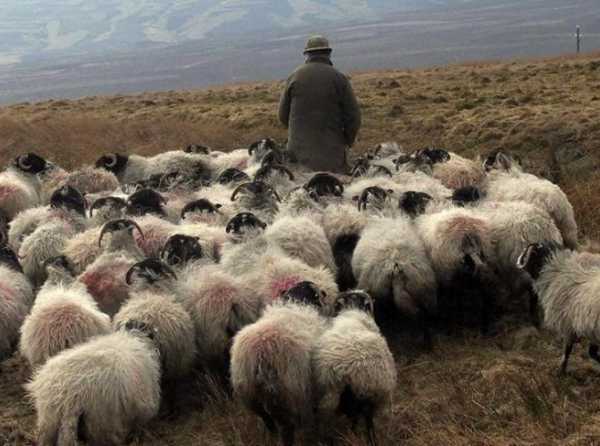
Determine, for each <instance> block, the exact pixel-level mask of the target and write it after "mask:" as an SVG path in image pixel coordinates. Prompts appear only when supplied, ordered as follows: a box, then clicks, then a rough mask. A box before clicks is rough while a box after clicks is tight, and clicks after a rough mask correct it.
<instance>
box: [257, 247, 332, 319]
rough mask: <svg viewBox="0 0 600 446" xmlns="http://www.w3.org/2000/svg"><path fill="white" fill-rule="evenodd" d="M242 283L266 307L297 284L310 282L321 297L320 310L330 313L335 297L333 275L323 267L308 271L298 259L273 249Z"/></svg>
mask: <svg viewBox="0 0 600 446" xmlns="http://www.w3.org/2000/svg"><path fill="white" fill-rule="evenodd" d="M245 280H247V281H248V283H249V284H250V286H251V287H252V288H253V289H254V290H255V291H256V293H257V294H259V295H261V296H263V298H264V299H265V300H266V302H267V303H271V302H273V301H276V300H278V299H279V298H280V297H281V294H282V293H283V292H285V291H286V290H288V289H290V288H292V287H294V286H295V285H297V284H298V283H300V282H313V283H315V284H316V285H317V286H318V287H319V289H321V290H322V292H323V293H324V294H325V297H326V300H325V301H324V302H323V306H324V307H325V309H326V310H328V309H330V305H331V303H332V300H333V299H334V298H335V296H336V295H337V294H338V291H339V289H338V286H337V284H336V282H335V276H334V274H333V273H332V272H331V271H330V270H329V269H327V268H325V267H322V266H321V267H310V266H308V265H307V264H306V263H304V262H302V261H301V260H298V259H293V258H290V257H287V256H286V255H285V254H284V253H283V252H281V251H280V250H279V249H277V248H269V249H268V250H267V251H266V252H265V254H264V255H262V256H261V257H260V258H259V259H258V262H256V264H255V265H254V268H253V269H251V270H250V271H249V272H248V273H247V276H246V277H245Z"/></svg>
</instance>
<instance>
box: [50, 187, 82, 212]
mask: <svg viewBox="0 0 600 446" xmlns="http://www.w3.org/2000/svg"><path fill="white" fill-rule="evenodd" d="M85 205H86V202H85V198H83V195H82V194H81V192H79V191H78V190H77V189H75V188H74V187H72V186H62V187H60V188H58V189H56V190H55V191H54V192H53V193H52V196H51V197H50V206H51V207H53V208H55V209H58V208H60V209H65V210H67V211H75V212H77V213H78V214H80V215H83V216H85Z"/></svg>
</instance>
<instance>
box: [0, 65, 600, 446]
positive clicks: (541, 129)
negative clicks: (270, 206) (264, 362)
mask: <svg viewBox="0 0 600 446" xmlns="http://www.w3.org/2000/svg"><path fill="white" fill-rule="evenodd" d="M599 75H600V55H598V54H597V55H587V56H584V57H581V58H563V59H553V60H547V61H523V62H514V63H501V64H497V63H494V64H491V63H490V64H486V63H481V64H469V65H457V66H451V67H439V68H433V69H429V70H419V71H388V72H377V73H362V74H355V75H353V84H354V86H355V89H356V91H357V94H358V96H359V98H360V102H361V104H362V108H363V112H364V126H363V130H362V132H361V135H360V138H359V142H358V144H357V147H356V148H355V153H358V152H360V151H361V150H363V149H365V148H367V147H369V146H371V145H373V144H375V143H378V142H381V141H385V140H396V141H398V142H399V143H400V144H402V145H403V146H404V147H405V148H407V149H411V148H417V147H421V146H424V145H438V146H444V147H447V148H449V149H451V150H455V151H458V152H459V153H464V154H467V155H469V156H475V155H476V154H477V153H480V152H486V151H488V150H490V149H492V148H497V147H504V148H506V149H509V150H511V151H514V152H516V153H518V154H519V155H521V156H522V157H523V158H524V160H525V163H526V165H527V166H528V168H530V169H532V170H534V171H536V172H538V173H541V174H545V175H547V176H549V177H551V178H552V179H554V180H556V181H558V182H560V183H561V185H562V187H563V188H565V190H566V191H567V192H568V194H569V196H570V199H571V200H572V201H573V203H574V205H575V207H576V212H577V218H578V221H579V223H580V225H581V228H582V233H583V236H584V237H592V238H594V239H595V240H600V226H599V224H598V221H600V219H599V218H598V211H597V209H599V208H600V206H599V204H600V199H599V198H598V194H597V192H596V190H597V185H598V181H599V180H600V175H599V174H598V172H597V170H598V166H600V163H599V161H600V159H599V158H600V157H599V156H598V154H599V153H600V124H599V122H598V119H597V110H598V106H599V105H600V76H599ZM280 88H281V85H280V84H278V83H256V84H246V85H235V86H229V87H222V88H218V89H211V90H201V91H179V92H168V93H160V94H158V93H157V94H152V93H148V94H144V95H138V96H114V97H105V98H100V97H91V98H86V99H81V100H77V101H66V100H65V101H48V102H44V103H39V104H25V105H17V106H12V107H6V108H2V109H0V162H2V163H5V162H6V161H7V160H9V159H11V158H13V157H14V156H15V155H16V154H17V153H19V152H22V151H26V150H35V151H37V152H40V153H42V154H44V155H46V156H48V157H49V158H50V159H52V160H54V161H56V162H58V163H60V164H62V165H64V166H65V167H69V168H72V167H75V166H77V165H80V164H82V163H90V162H93V161H94V160H95V159H97V158H98V157H99V155H100V153H102V152H105V151H114V150H119V149H127V150H131V151H132V152H137V153H143V154H153V153H157V152H159V151H161V150H165V149H171V148H176V147H180V146H183V145H184V144H188V143H190V142H205V143H208V144H209V145H212V146H213V147H217V148H232V147H238V146H244V145H246V144H248V143H249V142H251V141H253V140H255V139H257V138H259V137H262V136H265V135H271V136H274V137H276V138H279V139H282V138H284V136H285V134H284V132H283V130H282V129H281V127H280V126H278V124H277V122H276V119H275V110H276V106H277V100H278V95H279V91H280ZM515 305H516V307H517V310H518V312H519V314H524V308H522V306H523V304H522V303H518V302H517V303H515ZM519 305H521V307H519ZM398 326H400V327H402V324H401V323H399V324H398ZM496 329H497V333H496V334H495V335H494V336H491V337H489V338H481V337H480V336H479V335H478V334H476V333H473V332H465V333H464V334H462V335H458V336H452V337H449V336H445V335H443V334H439V337H438V346H437V347H436V351H435V352H434V353H424V352H422V351H420V350H419V349H415V348H413V347H408V346H411V345H414V337H406V336H405V334H404V333H403V332H402V330H399V328H398V327H397V326H394V327H387V328H386V330H387V331H388V332H389V333H388V339H389V341H390V344H391V346H392V349H393V351H394V354H395V357H396V359H397V363H398V373H399V384H398V388H397V391H396V394H395V398H394V408H393V411H392V413H391V414H385V415H384V417H383V418H382V419H381V420H379V427H380V435H381V444H382V445H384V446H392V445H397V444H400V442H401V444H404V445H409V446H424V445H431V444H444V445H472V444H480V445H498V446H500V445H506V444H515V445H516V444H544V445H557V446H558V445H565V444H568V445H573V446H576V445H581V446H583V445H590V444H598V442H599V439H600V428H599V426H600V423H598V421H599V419H598V413H599V411H600V403H599V402H598V398H597V394H598V385H599V382H598V381H599V380H598V374H597V372H596V371H595V370H594V369H593V368H592V366H591V363H590V361H589V360H588V359H587V358H586V357H584V355H583V349H580V350H579V352H581V353H582V354H577V355H574V356H575V357H574V358H573V362H572V366H571V371H570V372H569V376H568V377H567V378H562V379H561V378H558V377H557V376H556V371H557V366H558V362H559V358H560V346H559V345H558V342H556V341H554V340H553V339H552V337H550V336H548V335H547V334H543V333H542V334H540V333H538V332H537V331H536V330H534V329H532V328H530V327H528V326H527V323H526V322H525V321H524V318H521V317H518V316H515V315H514V314H512V315H506V316H505V317H504V318H503V320H502V323H500V324H498V326H497V327H496ZM411 339H412V340H411ZM1 368H2V370H1V373H0V395H2V398H0V444H4V443H6V444H17V445H32V444H33V431H34V423H35V414H34V412H33V410H32V408H31V407H30V405H29V404H28V402H27V401H26V399H25V397H24V393H23V390H22V388H21V384H22V383H23V382H24V381H25V380H26V378H27V376H28V373H29V371H28V370H26V368H25V366H24V364H23V362H22V361H19V360H18V359H16V358H15V359H13V360H11V361H9V362H8V363H5V364H3V365H2V366H1ZM186 385H187V386H188V388H189V389H192V390H194V392H189V393H190V394H194V395H199V396H198V397H197V398H195V399H191V400H189V401H186V403H185V404H186V406H185V407H186V409H185V410H184V411H183V414H182V415H181V416H180V417H179V418H177V419H175V420H169V419H161V420H159V421H157V422H156V423H154V424H153V425H152V426H150V427H149V428H148V429H147V430H146V431H144V433H143V436H142V437H141V438H139V439H137V440H135V442H134V443H133V444H135V445H150V446H163V445H173V446H175V445H178V446H187V445H201V446H209V445H211V446H212V445H236V446H241V445H245V446H258V445H264V444H268V445H269V444H270V443H269V442H268V441H266V440H265V434H264V432H263V431H262V429H261V428H260V427H257V423H256V420H255V419H254V418H253V417H251V416H249V415H248V414H247V413H246V412H245V411H244V410H243V409H242V408H241V407H240V406H239V405H237V404H234V403H232V402H231V401H230V400H229V399H228V398H227V397H226V396H225V395H223V394H222V393H221V392H219V391H217V390H215V388H214V385H213V384H211V383H210V382H206V381H205V380H204V379H203V378H202V377H201V376H198V377H196V379H195V380H194V381H193V382H190V383H186ZM328 428H329V433H330V434H331V435H332V436H334V437H336V438H338V439H339V443H338V444H341V445H348V446H350V445H352V446H354V445H361V444H362V443H360V441H359V440H358V439H357V438H356V437H355V436H354V435H353V434H351V433H349V432H350V431H349V430H348V429H347V426H346V425H344V424H343V423H333V424H328Z"/></svg>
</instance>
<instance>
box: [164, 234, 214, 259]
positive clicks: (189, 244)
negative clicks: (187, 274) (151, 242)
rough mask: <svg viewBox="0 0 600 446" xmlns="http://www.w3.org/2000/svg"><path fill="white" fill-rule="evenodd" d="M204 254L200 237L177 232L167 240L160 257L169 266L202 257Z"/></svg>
mask: <svg viewBox="0 0 600 446" xmlns="http://www.w3.org/2000/svg"><path fill="white" fill-rule="evenodd" d="M203 256H204V255H203V252H202V246H201V245H200V242H199V239H198V237H191V236H189V235H183V234H176V235H173V236H171V237H170V238H169V240H167V243H165V246H164V247H163V249H162V252H161V255H160V258H161V260H162V261H163V262H165V263H166V264H167V265H169V266H180V265H185V264H187V263H188V262H190V261H191V260H196V259H201V258H202V257H203Z"/></svg>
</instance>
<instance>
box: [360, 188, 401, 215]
mask: <svg viewBox="0 0 600 446" xmlns="http://www.w3.org/2000/svg"><path fill="white" fill-rule="evenodd" d="M393 193H394V191H393V190H391V189H388V190H385V189H383V188H381V187H379V186H371V187H367V188H365V190H363V191H362V193H361V194H360V197H355V199H356V200H357V201H358V210H359V211H360V210H366V209H367V205H368V204H369V203H373V204H374V205H375V207H376V208H377V209H382V208H383V206H384V204H385V201H386V200H387V198H388V196H389V195H391V194H393Z"/></svg>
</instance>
